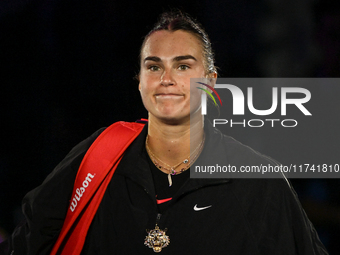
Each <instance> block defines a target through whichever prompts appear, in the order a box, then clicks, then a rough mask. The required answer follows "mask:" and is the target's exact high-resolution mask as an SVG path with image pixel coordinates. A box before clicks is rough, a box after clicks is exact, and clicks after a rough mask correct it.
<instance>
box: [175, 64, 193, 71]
mask: <svg viewBox="0 0 340 255" xmlns="http://www.w3.org/2000/svg"><path fill="white" fill-rule="evenodd" d="M189 68H190V67H189V66H187V65H180V66H179V67H178V70H181V71H185V70H188V69H189Z"/></svg>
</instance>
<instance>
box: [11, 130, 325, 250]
mask: <svg viewBox="0 0 340 255" xmlns="http://www.w3.org/2000/svg"><path fill="white" fill-rule="evenodd" d="M101 131H102V130H100V131H98V132H96V133H95V134H94V135H92V136H91V137H89V138H88V139H87V140H85V141H83V142H82V143H80V144H79V145H77V146H76V147H75V148H74V149H73V150H72V151H71V152H70V153H69V154H68V155H67V156H66V158H65V159H64V160H63V161H62V162H61V163H60V164H59V165H58V166H57V167H56V168H55V170H54V171H53V172H52V173H51V174H50V175H49V176H48V177H47V179H46V180H45V181H44V183H43V184H42V185H41V186H39V187H38V188H36V189H34V190H32V191H31V192H29V193H28V194H27V195H26V196H25V198H24V201H23V210H24V213H25V216H26V218H27V222H26V224H25V225H24V226H22V227H20V228H17V230H16V232H15V233H13V237H12V240H11V251H12V250H14V253H13V254H49V252H50V250H51V249H52V247H53V244H54V242H55V241H56V239H57V237H58V234H59V232H60V229H61V227H62V225H63V219H64V217H65V215H66V211H67V209H68V207H69V200H70V197H71V193H72V188H73V182H74V179H75V175H76V173H77V169H78V167H79V164H80V162H81V160H82V158H83V156H84V154H85V152H86V150H87V149H88V148H89V146H90V145H91V144H92V142H93V141H94V139H95V138H96V137H97V136H98V135H99V133H100V132H101ZM205 132H206V143H205V147H204V150H203V152H202V155H205V156H208V158H210V159H212V160H213V159H214V155H216V153H214V152H217V151H218V152H219V153H224V155H225V158H224V159H223V160H224V162H221V164H222V163H224V164H225V165H228V164H231V165H241V164H244V165H251V164H261V163H263V164H272V163H273V162H272V161H271V160H270V159H268V157H265V156H262V155H260V154H259V153H257V152H254V151H253V150H252V149H250V148H249V147H247V146H244V145H242V144H241V143H239V142H237V141H235V140H234V139H232V138H230V137H228V136H225V135H222V134H221V133H220V132H219V131H218V130H216V129H214V128H213V127H212V126H211V124H208V125H206V130H205ZM146 134H147V127H145V128H144V130H143V131H142V133H141V134H140V135H139V136H138V137H137V139H136V140H135V141H134V142H133V143H132V145H131V146H130V147H129V148H128V149H127V151H126V153H125V155H124V157H123V159H122V161H121V163H120V164H119V166H118V168H117V170H116V172H115V174H114V175H113V178H112V181H111V182H110V184H109V186H108V188H107V191H106V193H105V195H104V197H103V200H102V202H101V205H100V206H99V209H98V211H97V213H96V216H95V218H94V220H93V222H92V224H91V226H90V229H89V232H88V235H87V239H86V242H85V246H84V249H83V252H82V254H117V255H118V254H124V255H126V254H154V252H153V250H152V249H150V248H148V247H146V246H145V245H144V239H145V236H146V235H147V232H146V229H153V228H154V227H155V223H156V218H157V215H158V210H157V205H156V199H155V190H154V185H153V179H152V175H151V172H150V168H149V165H148V162H147V158H146V157H147V154H146V153H145V146H144V145H145V137H146ZM199 160H200V159H198V162H197V163H198V164H199ZM195 206H197V207H207V206H210V207H209V208H206V209H204V210H200V211H195V210H194V207H195ZM158 226H159V227H160V229H165V228H167V229H168V230H167V232H166V234H167V235H168V236H169V238H170V244H169V246H168V247H165V248H163V250H162V251H161V254H231V255H234V254H235V255H236V254H240V255H248V254H249V255H250V254H251V255H256V254H271V255H275V254H282V255H289V254H304V255H313V254H327V252H326V251H325V248H324V247H323V245H322V243H321V242H320V241H319V238H318V236H317V233H316V232H315V229H314V227H313V225H312V224H311V222H310V221H309V220H308V218H307V216H306V214H305V212H304V211H303V209H302V207H301V205H300V203H299V201H298V199H297V197H296V194H295V192H294V190H293V189H292V188H291V187H290V185H289V183H288V181H287V180H286V179H285V178H278V179H228V178H225V179H189V180H188V181H187V182H186V183H185V184H184V185H183V186H182V187H181V188H180V189H179V190H178V192H177V194H176V195H175V196H174V197H173V199H172V200H171V202H170V204H169V207H168V209H167V210H166V211H165V212H164V213H163V215H161V217H160V219H159V223H158Z"/></svg>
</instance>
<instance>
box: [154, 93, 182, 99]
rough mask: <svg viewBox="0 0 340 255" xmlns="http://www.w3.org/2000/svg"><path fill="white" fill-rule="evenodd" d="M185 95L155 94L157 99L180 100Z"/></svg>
mask: <svg viewBox="0 0 340 255" xmlns="http://www.w3.org/2000/svg"><path fill="white" fill-rule="evenodd" d="M183 96H184V95H183V94H176V93H159V94H155V97H156V98H157V99H178V98H181V97H183Z"/></svg>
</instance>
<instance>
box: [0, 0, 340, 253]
mask: <svg viewBox="0 0 340 255" xmlns="http://www.w3.org/2000/svg"><path fill="white" fill-rule="evenodd" d="M339 3H340V2H339V1H336V0H333V1H329V0H328V1H327V0H326V1H321V0H313V1H312V0H309V1H308V0H303V1H302V0H301V1H294V0H286V1H275V0H260V1H250V0H227V1H208V0H203V1H190V0H188V1H177V0H173V1H171V3H170V2H169V3H167V2H166V1H152V2H142V1H115V0H96V1H89V0H83V1H76V0H67V1H66V0H36V1H34V0H2V1H1V2H0V86H1V92H0V100H1V101H0V102H1V113H0V114H1V115H0V117H1V143H0V148H1V153H0V242H1V241H2V240H3V239H4V238H6V236H7V235H8V234H9V233H11V232H12V231H13V229H14V227H15V226H16V225H17V224H18V223H19V222H20V221H21V220H22V214H21V209H20V203H21V199H22V197H23V196H24V195H25V194H26V193H27V192H28V191H29V190H31V189H33V188H34V187H36V186H37V185H39V184H40V183H41V182H42V181H43V180H44V178H45V177H46V175H47V174H48V173H49V172H50V171H51V170H52V169H53V168H54V166H55V165H56V164H57V163H58V162H59V161H60V160H61V159H62V158H63V157H64V156H65V155H66V153H67V152H68V151H69V150H70V149H71V148H72V147H73V146H74V145H75V144H77V143H78V142H80V141H81V140H83V139H84V138H86V137H87V136H89V135H90V134H91V133H93V132H94V131H95V130H97V129H99V128H100V127H102V126H108V125H110V124H111V123H113V122H115V121H118V120H126V121H134V120H136V119H138V118H140V117H147V115H146V111H145V110H144V107H143V105H142V103H141V100H140V97H139V91H138V89H137V88H138V82H137V81H136V80H134V76H135V75H136V74H137V73H138V55H139V49H140V45H141V42H142V38H143V36H144V35H145V34H146V33H147V32H148V31H149V30H150V28H151V27H152V25H153V24H154V23H155V21H156V19H157V17H158V15H159V14H160V13H161V12H162V11H164V10H169V9H170V8H171V7H179V8H181V9H182V10H184V11H187V12H188V13H190V14H191V15H192V16H194V17H196V18H197V19H198V20H199V21H200V22H201V23H202V24H203V26H204V27H205V28H206V30H207V32H208V34H209V35H210V37H211V41H212V43H213V48H214V50H215V52H216V64H217V66H218V67H219V68H220V69H219V73H220V76H221V77H339V73H340V65H339V53H340V40H339V39H340V38H339V35H340V8H339V7H340V5H339ZM337 91H339V90H337ZM320 93H324V94H325V98H327V95H333V98H336V97H337V96H338V94H336V95H334V94H335V92H334V91H332V90H330V89H328V88H326V87H325V88H324V89H322V91H321V92H320ZM325 100H326V99H325ZM336 102H337V101H334V102H333V110H334V114H335V116H333V120H334V122H332V121H328V122H327V123H323V124H322V125H327V127H333V129H328V131H327V133H328V136H327V137H322V138H320V139H318V137H319V135H320V132H322V126H321V127H318V128H317V129H314V127H309V128H306V130H305V131H306V132H307V133H308V134H309V135H310V139H312V140H313V144H327V143H328V142H331V141H332V142H333V144H334V141H339V135H338V133H336V132H337V131H338V124H339V114H338V111H337V107H338V104H337V103H336ZM307 129H308V130H307ZM315 130H317V131H315ZM233 135H234V136H236V138H237V139H239V140H242V142H244V143H246V144H249V145H251V146H254V147H255V148H259V149H261V151H262V152H263V153H265V154H268V155H270V156H272V157H274V158H276V159H277V160H278V161H280V162H289V160H290V158H289V157H290V153H292V151H294V146H293V147H288V146H287V143H289V140H288V141H287V139H284V141H282V140H283V139H282V140H281V141H278V139H280V135H279V133H275V132H274V131H271V132H269V133H263V132H262V133H260V134H259V135H257V136H256V139H252V137H254V136H252V135H251V134H248V136H247V135H245V134H244V130H242V129H240V130H239V129H238V131H233ZM288 135H289V139H291V140H290V141H295V142H299V141H301V142H300V143H301V144H303V143H304V142H305V140H299V139H300V138H301V136H300V135H299V134H294V132H293V131H290V133H289V134H288ZM273 138H275V139H273ZM305 139H306V138H305ZM327 139H329V140H327ZM309 142H310V140H309ZM339 142H340V141H339ZM335 144H336V145H337V146H333V147H331V148H329V150H332V151H331V152H332V154H334V151H336V150H338V151H340V150H339V147H338V144H339V143H337V142H336V143H335ZM281 145H282V146H281ZM326 148H327V147H326ZM297 150H298V151H297V152H296V153H302V154H311V153H317V152H316V151H313V152H309V151H308V150H304V151H301V149H300V148H297ZM322 150H323V153H324V154H327V150H326V151H325V150H324V149H322ZM296 153H295V154H296ZM338 155H339V154H338ZM336 160H338V157H337V158H336ZM305 163H308V162H305ZM323 163H328V162H323ZM332 163H340V162H332ZM292 182H293V185H294V187H295V189H296V190H297V192H298V194H299V197H300V200H301V202H302V204H303V206H304V208H305V209H306V212H307V214H308V215H309V217H310V219H311V220H312V222H313V223H314V224H315V226H316V228H317V230H318V232H319V235H320V237H321V239H322V241H323V242H324V244H325V245H326V246H327V248H328V249H329V251H330V253H331V254H338V251H339V250H340V249H339V248H338V240H339V237H340V236H339V235H340V234H339V233H340V185H339V183H340V182H339V180H338V179H333V180H329V179H304V180H292Z"/></svg>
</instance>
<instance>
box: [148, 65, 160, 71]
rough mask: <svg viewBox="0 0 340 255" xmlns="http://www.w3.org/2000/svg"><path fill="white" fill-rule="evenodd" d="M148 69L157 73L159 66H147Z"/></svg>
mask: <svg viewBox="0 0 340 255" xmlns="http://www.w3.org/2000/svg"><path fill="white" fill-rule="evenodd" d="M148 69H149V70H150V71H152V72H155V71H159V70H160V67H159V66H149V67H148Z"/></svg>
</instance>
